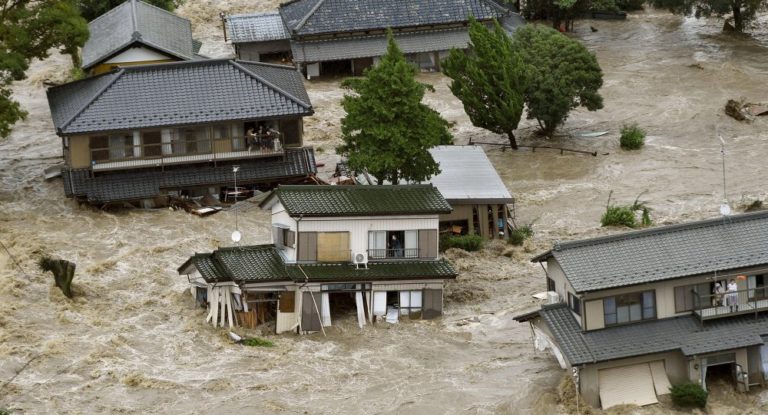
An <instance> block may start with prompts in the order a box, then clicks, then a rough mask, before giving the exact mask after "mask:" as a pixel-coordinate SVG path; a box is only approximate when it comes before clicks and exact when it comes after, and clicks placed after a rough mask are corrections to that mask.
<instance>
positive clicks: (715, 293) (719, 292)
mask: <svg viewBox="0 0 768 415" xmlns="http://www.w3.org/2000/svg"><path fill="white" fill-rule="evenodd" d="M723 294H725V290H724V289H723V286H722V285H721V284H720V283H719V282H716V283H715V288H714V289H713V290H712V306H713V307H717V306H721V305H723Z"/></svg>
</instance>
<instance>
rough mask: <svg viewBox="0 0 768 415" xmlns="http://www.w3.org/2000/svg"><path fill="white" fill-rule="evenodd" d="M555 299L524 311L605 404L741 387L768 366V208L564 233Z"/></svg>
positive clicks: (550, 278) (592, 398)
mask: <svg viewBox="0 0 768 415" xmlns="http://www.w3.org/2000/svg"><path fill="white" fill-rule="evenodd" d="M533 261H534V262H539V263H542V264H543V265H544V264H546V267H545V271H546V281H547V284H546V286H547V291H548V297H549V304H547V305H544V306H542V307H541V308H540V309H538V310H535V311H532V312H530V313H527V314H524V315H520V316H517V317H515V319H516V320H517V321H520V322H528V323H530V325H531V328H532V330H533V332H534V335H535V343H536V345H537V347H540V348H542V349H543V348H549V349H551V350H552V351H553V352H554V354H555V356H557V358H558V360H559V362H560V364H561V366H562V367H563V368H568V369H569V371H571V372H572V373H573V374H574V375H575V378H576V379H577V382H578V387H579V391H580V393H581V395H582V396H583V397H584V399H585V400H586V401H587V402H588V403H589V404H591V405H593V406H602V407H603V408H608V407H611V406H615V405H621V404H636V405H648V404H653V403H656V402H657V396H658V395H663V394H667V393H669V388H670V385H676V384H681V383H687V382H694V383H698V384H699V385H701V386H702V387H703V388H705V389H706V388H707V387H708V385H710V384H712V383H713V382H714V381H716V380H719V381H725V382H727V383H731V384H732V385H733V386H734V388H736V389H737V390H740V391H748V390H749V389H750V388H753V387H756V386H761V385H764V384H765V381H766V378H767V376H768V343H766V340H768V212H758V213H747V214H740V215H734V216H724V217H721V218H717V219H710V220H704V221H697V222H690V223H684V224H679V225H671V226H661V227H657V228H651V229H645V230H640V231H633V232H628V233H624V234H619V235H612V236H606V237H599V238H593V239H586V240H582V241H571V242H560V243H556V244H555V245H554V247H553V248H552V249H551V250H549V251H547V252H544V253H543V254H541V255H539V256H537V257H535V258H534V259H533Z"/></svg>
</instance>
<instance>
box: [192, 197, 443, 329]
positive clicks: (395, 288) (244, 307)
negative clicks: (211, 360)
mask: <svg viewBox="0 0 768 415" xmlns="http://www.w3.org/2000/svg"><path fill="white" fill-rule="evenodd" d="M261 206H262V207H263V208H264V209H267V210H269V211H271V213H272V230H273V235H272V240H273V243H272V244H269V245H256V246H244V247H231V248H220V249H218V250H216V251H214V252H212V253H204V254H195V255H194V256H192V257H191V258H189V259H188V260H187V261H186V262H185V263H184V264H183V265H181V267H179V269H178V272H179V274H181V275H186V276H187V278H188V279H189V281H190V284H191V289H192V294H193V295H194V297H195V298H196V299H197V301H198V303H199V304H200V305H201V306H205V307H207V308H208V310H209V313H208V316H207V321H210V322H212V323H213V324H214V325H218V324H221V325H229V326H230V327H231V326H233V325H236V324H239V325H244V326H248V327H253V326H255V325H256V324H258V323H261V322H265V321H274V323H275V327H276V328H275V331H276V332H277V333H283V332H290V331H294V332H299V333H309V332H316V331H321V330H324V327H327V326H330V325H331V324H332V323H333V321H335V320H336V318H338V317H340V316H342V315H345V314H352V313H354V314H356V316H357V322H358V324H359V325H360V327H362V326H363V325H365V324H366V323H372V322H375V321H385V320H386V321H388V322H396V321H397V320H398V319H402V318H410V319H416V318H424V319H429V318H434V317H438V316H440V315H441V314H442V310H443V284H444V282H445V280H447V279H454V278H456V272H455V271H454V269H453V268H452V267H451V265H450V264H449V263H448V262H446V261H445V260H443V259H441V258H440V257H439V254H438V233H437V230H438V222H439V219H438V217H439V215H440V214H444V213H447V212H449V211H450V210H451V207H450V205H449V204H448V203H447V202H446V201H445V199H444V198H443V197H442V196H441V195H440V192H439V191H437V189H436V188H434V187H432V186H431V185H398V186H280V187H278V188H277V189H276V190H275V191H274V192H273V193H272V194H271V195H270V196H269V197H268V198H267V199H265V200H264V201H263V202H262V205H261Z"/></svg>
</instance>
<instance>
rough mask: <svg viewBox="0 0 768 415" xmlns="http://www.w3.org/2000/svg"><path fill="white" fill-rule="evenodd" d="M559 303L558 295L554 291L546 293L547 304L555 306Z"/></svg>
mask: <svg viewBox="0 0 768 415" xmlns="http://www.w3.org/2000/svg"><path fill="white" fill-rule="evenodd" d="M559 302H560V295H559V294H558V293H557V292H555V291H547V304H557V303H559Z"/></svg>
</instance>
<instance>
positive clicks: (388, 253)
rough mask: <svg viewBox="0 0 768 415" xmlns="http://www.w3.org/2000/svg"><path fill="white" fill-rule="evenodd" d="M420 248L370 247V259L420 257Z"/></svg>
mask: <svg viewBox="0 0 768 415" xmlns="http://www.w3.org/2000/svg"><path fill="white" fill-rule="evenodd" d="M418 258H419V248H405V249H402V248H401V249H369V250H368V259H369V260H370V261H380V260H392V259H418Z"/></svg>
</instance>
